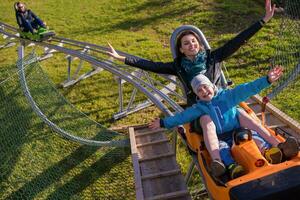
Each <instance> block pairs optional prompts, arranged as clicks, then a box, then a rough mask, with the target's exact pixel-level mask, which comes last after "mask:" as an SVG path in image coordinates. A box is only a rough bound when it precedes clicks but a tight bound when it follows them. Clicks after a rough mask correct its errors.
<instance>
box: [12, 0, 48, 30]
mask: <svg viewBox="0 0 300 200" xmlns="http://www.w3.org/2000/svg"><path fill="white" fill-rule="evenodd" d="M15 9H16V19H17V23H18V25H19V27H20V29H21V30H22V31H24V32H29V31H30V32H31V33H32V34H34V33H36V32H37V30H38V29H39V27H42V28H45V29H47V27H46V25H45V23H44V22H43V21H42V20H41V19H40V18H39V17H38V16H37V15H35V14H34V13H33V12H32V11H31V10H30V9H27V8H26V6H25V4H24V3H23V2H16V3H15Z"/></svg>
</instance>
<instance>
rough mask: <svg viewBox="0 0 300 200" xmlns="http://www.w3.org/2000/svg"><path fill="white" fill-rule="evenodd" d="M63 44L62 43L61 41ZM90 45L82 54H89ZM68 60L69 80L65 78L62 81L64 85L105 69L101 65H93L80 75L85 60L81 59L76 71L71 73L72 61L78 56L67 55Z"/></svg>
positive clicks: (71, 83) (72, 83)
mask: <svg viewBox="0 0 300 200" xmlns="http://www.w3.org/2000/svg"><path fill="white" fill-rule="evenodd" d="M61 44H62V43H61ZM89 51H90V50H89V46H86V47H85V48H84V49H83V50H82V51H81V54H88V53H89ZM66 59H67V62H68V66H67V80H65V81H64V82H63V83H61V85H62V86H63V87H69V86H71V85H74V84H76V83H77V82H79V81H81V80H83V79H86V78H88V77H90V76H93V75H95V74H97V73H99V72H101V71H103V69H102V68H100V67H95V66H93V65H92V69H91V70H90V71H88V72H86V73H84V74H82V75H79V72H80V71H81V69H82V66H83V60H81V59H80V61H79V64H78V65H77V68H76V70H75V72H74V73H73V74H72V73H71V66H72V61H73V60H76V59H78V57H73V56H71V55H67V56H66Z"/></svg>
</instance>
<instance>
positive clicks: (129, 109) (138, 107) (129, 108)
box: [113, 69, 180, 150]
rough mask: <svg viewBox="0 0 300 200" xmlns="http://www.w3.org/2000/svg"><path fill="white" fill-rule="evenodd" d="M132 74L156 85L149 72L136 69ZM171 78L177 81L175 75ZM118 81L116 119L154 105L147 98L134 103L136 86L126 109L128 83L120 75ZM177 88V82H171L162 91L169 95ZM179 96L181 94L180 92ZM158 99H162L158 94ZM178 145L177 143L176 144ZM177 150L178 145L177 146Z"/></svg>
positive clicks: (170, 77) (114, 116)
mask: <svg viewBox="0 0 300 200" xmlns="http://www.w3.org/2000/svg"><path fill="white" fill-rule="evenodd" d="M131 74H132V75H133V76H135V77H137V78H139V79H142V78H145V79H146V81H147V82H148V83H149V84H150V85H152V86H153V85H154V83H153V81H152V79H151V78H150V76H149V74H148V73H147V72H145V71H143V70H140V69H139V70H136V71H133V72H131ZM168 78H169V79H171V80H173V81H174V82H175V81H176V78H175V76H168ZM116 80H117V82H118V88H119V111H118V112H117V113H116V114H114V115H113V118H114V119H115V120H117V119H120V118H123V117H126V116H127V115H129V114H132V113H135V112H137V111H139V110H142V109H144V108H147V107H149V106H151V105H153V102H152V101H150V100H149V99H147V100H145V101H144V102H142V103H139V104H137V105H134V100H135V98H136V94H137V88H134V89H133V90H132V93H131V96H130V100H129V102H128V104H127V106H126V108H125V109H124V98H123V97H124V94H123V89H122V88H123V84H124V83H126V81H124V80H122V79H121V80H120V78H119V77H117V78H116ZM175 89H176V84H175V83H172V82H170V83H169V84H168V85H166V86H164V88H162V89H161V90H160V91H161V92H162V93H164V94H165V95H168V94H169V93H170V92H173V93H175ZM178 96H180V95H179V94H178ZM157 98H158V99H160V98H159V97H158V96H157ZM175 145H176V144H175ZM175 150H176V147H175Z"/></svg>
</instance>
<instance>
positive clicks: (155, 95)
mask: <svg viewBox="0 0 300 200" xmlns="http://www.w3.org/2000/svg"><path fill="white" fill-rule="evenodd" d="M5 29H8V30H10V31H11V32H12V33H11V32H6V31H5ZM17 31H18V30H17V29H16V28H14V27H12V26H10V25H7V24H4V23H2V22H0V33H2V34H4V35H6V36H8V37H10V38H15V39H19V40H20V41H21V42H32V43H34V44H36V45H38V46H43V47H47V48H49V49H53V50H56V51H58V52H61V53H64V54H66V55H70V56H73V57H78V58H80V59H81V60H83V61H86V62H88V63H90V64H92V65H93V66H96V67H100V68H103V69H105V70H107V71H109V72H110V73H112V74H114V75H116V76H118V77H120V78H122V79H124V80H125V81H127V82H129V83H131V84H132V85H134V87H135V88H137V89H139V90H140V91H141V92H142V93H144V94H145V95H146V96H147V97H148V98H149V99H150V100H151V101H152V102H153V103H154V104H155V105H156V106H157V107H158V108H159V109H160V110H161V111H162V112H163V113H164V114H165V115H167V116H169V115H173V113H172V111H170V110H169V108H168V106H169V107H171V108H172V109H173V110H174V111H175V112H180V111H182V108H181V107H180V106H179V105H178V104H177V103H176V102H174V101H173V100H172V99H170V98H169V97H168V96H167V95H165V94H164V93H162V92H161V91H160V90H158V89H157V88H155V87H154V86H152V85H151V84H149V83H147V82H145V81H143V80H142V79H139V78H138V77H136V76H134V75H132V74H131V73H129V72H127V71H125V70H123V69H122V68H119V67H116V66H114V63H113V62H110V61H108V60H104V59H99V58H95V57H93V56H90V55H86V54H83V53H81V52H79V51H78V50H73V49H68V48H64V47H61V46H58V45H53V44H50V43H48V42H35V41H31V40H27V39H23V38H20V37H19V34H18V32H17ZM53 39H54V40H57V41H59V42H63V43H67V44H68V45H72V46H75V47H77V48H78V47H80V48H83V47H85V48H86V47H87V46H88V48H89V49H90V50H93V51H96V52H99V53H105V51H106V50H108V48H106V47H102V46H98V45H94V44H90V43H84V42H79V41H75V40H70V39H67V38H61V37H54V38H53ZM120 53H121V54H122V55H126V56H128V55H129V54H125V53H123V52H120ZM130 56H132V55H130ZM20 80H21V82H22V87H23V89H24V93H25V95H26V97H27V99H28V100H29V102H30V104H31V106H32V108H33V110H34V111H35V112H36V113H37V114H38V115H39V116H40V117H41V118H42V119H43V121H44V122H45V123H46V124H47V125H49V126H50V127H51V128H52V129H54V130H55V131H56V132H58V133H59V134H60V135H62V136H63V137H66V138H68V139H70V140H72V141H76V142H80V143H82V144H88V145H94V146H95V145H96V146H118V145H124V144H125V142H121V141H119V143H118V141H109V142H106V141H105V142H104V141H94V140H87V139H84V138H81V137H76V136H73V135H72V134H70V133H67V132H66V131H64V130H62V129H61V128H59V127H58V126H57V125H56V124H54V123H53V122H51V121H50V120H49V119H48V118H47V116H45V115H44V114H43V113H42V111H41V110H40V109H39V108H38V106H37V105H36V103H35V101H34V99H33V98H32V97H31V95H30V91H29V88H28V86H27V83H26V77H25V75H24V72H23V70H20ZM172 81H173V80H172ZM160 99H162V100H163V101H164V102H166V103H167V104H168V105H165V104H163V103H162V101H161V100H160Z"/></svg>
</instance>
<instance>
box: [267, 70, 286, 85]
mask: <svg viewBox="0 0 300 200" xmlns="http://www.w3.org/2000/svg"><path fill="white" fill-rule="evenodd" d="M282 74H283V68H282V67H281V66H276V67H274V68H273V69H271V70H270V71H269V72H268V81H269V82H270V83H273V82H275V81H277V80H278V79H279V78H280V77H281V75H282Z"/></svg>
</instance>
